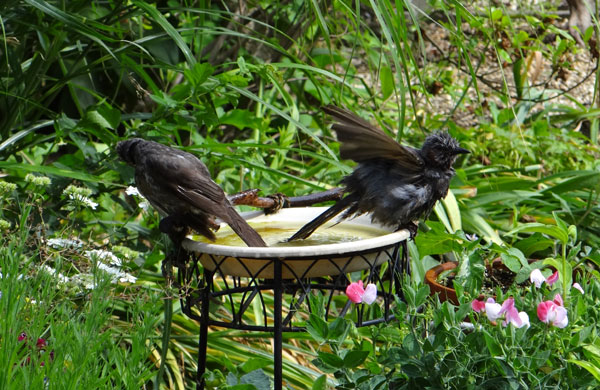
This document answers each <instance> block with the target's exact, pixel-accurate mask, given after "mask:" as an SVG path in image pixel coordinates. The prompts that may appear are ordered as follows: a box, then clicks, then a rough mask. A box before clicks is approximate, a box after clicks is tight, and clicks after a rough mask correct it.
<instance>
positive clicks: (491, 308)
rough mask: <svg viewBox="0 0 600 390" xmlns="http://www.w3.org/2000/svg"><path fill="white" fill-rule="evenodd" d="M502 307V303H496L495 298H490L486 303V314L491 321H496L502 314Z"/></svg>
mask: <svg viewBox="0 0 600 390" xmlns="http://www.w3.org/2000/svg"><path fill="white" fill-rule="evenodd" d="M501 309H502V305H500V304H499V303H496V301H495V300H494V298H488V300H487V302H486V303H485V314H486V315H487V318H488V319H489V320H490V321H496V320H497V319H498V318H499V317H500V316H501V315H502V313H500V310H501Z"/></svg>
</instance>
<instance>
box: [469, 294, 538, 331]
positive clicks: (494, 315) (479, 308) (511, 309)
mask: <svg viewBox="0 0 600 390" xmlns="http://www.w3.org/2000/svg"><path fill="white" fill-rule="evenodd" d="M471 308H472V309H473V310H474V311H475V312H477V313H480V312H485V314H486V315H487V318H488V319H489V320H490V321H491V322H494V321H496V320H497V319H498V318H501V317H502V316H504V321H503V322H502V325H503V326H507V325H508V324H512V325H513V326H516V327H517V328H522V327H524V326H526V327H527V328H529V316H528V315H527V313H525V312H524V311H521V312H519V311H517V308H516V307H515V300H514V299H513V298H508V299H507V300H506V301H504V303H503V304H502V305H500V304H499V303H496V301H495V300H494V298H488V299H487V301H485V302H484V301H480V300H478V299H475V300H473V301H472V302H471Z"/></svg>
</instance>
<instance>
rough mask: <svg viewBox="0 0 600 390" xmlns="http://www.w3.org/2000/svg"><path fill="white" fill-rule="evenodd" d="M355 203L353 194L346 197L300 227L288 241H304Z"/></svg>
mask: <svg viewBox="0 0 600 390" xmlns="http://www.w3.org/2000/svg"><path fill="white" fill-rule="evenodd" d="M355 201H356V199H355V196H354V195H353V194H351V195H348V196H346V197H345V198H343V199H341V200H339V201H338V202H337V203H336V204H334V205H333V206H331V207H330V208H328V209H327V210H325V211H324V212H322V213H321V214H320V215H319V216H318V217H316V218H315V219H313V220H312V221H310V222H309V223H307V224H306V225H304V226H302V228H300V230H298V231H297V232H296V233H294V235H293V236H291V237H290V238H289V239H288V241H294V240H304V239H306V238H308V237H309V236H310V235H311V234H313V233H314V231H315V230H317V229H318V228H319V226H321V225H323V224H324V223H326V222H327V221H329V220H331V219H332V218H333V217H335V216H336V215H338V214H339V213H341V212H342V211H344V210H345V209H346V208H348V207H349V206H350V205H351V204H352V203H354V202H355Z"/></svg>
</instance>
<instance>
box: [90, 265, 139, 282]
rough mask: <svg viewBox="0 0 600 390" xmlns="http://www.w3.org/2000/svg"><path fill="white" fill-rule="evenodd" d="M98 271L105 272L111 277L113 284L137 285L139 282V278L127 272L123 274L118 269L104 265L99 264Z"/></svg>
mask: <svg viewBox="0 0 600 390" xmlns="http://www.w3.org/2000/svg"><path fill="white" fill-rule="evenodd" d="M98 269H101V270H103V271H104V272H106V273H108V274H109V275H110V277H111V281H112V282H113V283H115V282H121V283H135V282H136V280H137V278H136V277H135V276H133V275H131V274H128V273H127V272H123V271H121V270H120V269H118V268H115V267H111V266H109V265H106V264H104V263H98Z"/></svg>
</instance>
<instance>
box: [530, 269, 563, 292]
mask: <svg viewBox="0 0 600 390" xmlns="http://www.w3.org/2000/svg"><path fill="white" fill-rule="evenodd" d="M529 281H531V283H533V284H534V285H535V287H537V288H540V287H541V286H542V283H544V282H545V283H546V284H548V286H552V285H553V284H554V283H556V282H557V281H558V271H554V273H553V274H552V275H550V276H548V277H547V278H546V277H544V275H542V271H540V270H539V269H538V268H536V269H534V270H533V271H531V273H530V274H529Z"/></svg>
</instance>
